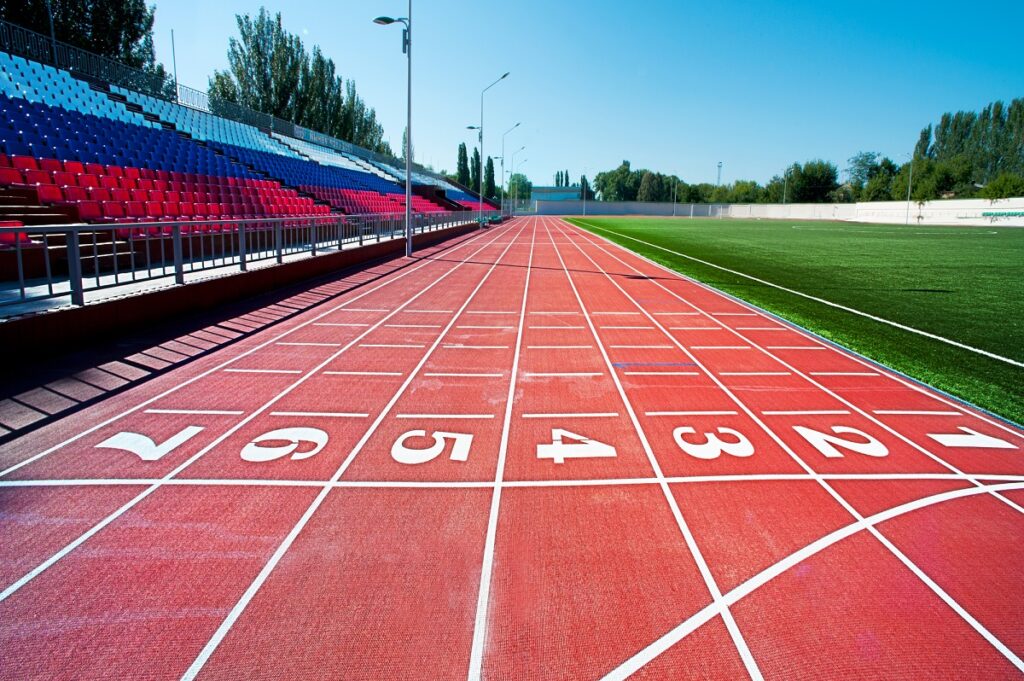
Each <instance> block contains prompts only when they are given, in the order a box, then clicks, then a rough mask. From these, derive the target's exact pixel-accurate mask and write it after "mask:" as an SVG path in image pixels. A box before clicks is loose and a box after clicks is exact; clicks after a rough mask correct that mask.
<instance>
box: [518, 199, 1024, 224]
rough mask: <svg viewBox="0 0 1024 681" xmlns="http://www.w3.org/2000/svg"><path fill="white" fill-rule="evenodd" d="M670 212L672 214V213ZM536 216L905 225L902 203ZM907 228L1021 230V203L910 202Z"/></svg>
mask: <svg viewBox="0 0 1024 681" xmlns="http://www.w3.org/2000/svg"><path fill="white" fill-rule="evenodd" d="M673 211H674V213H673ZM537 214H538V215H584V214H586V215H657V216H671V215H673V214H675V215H677V216H680V217H690V216H691V215H692V216H693V217H716V218H717V217H721V218H750V219H767V220H846V221H850V222H874V223H880V224H893V225H901V224H904V223H907V222H908V215H907V202H906V201H877V202H872V203H835V204H832V203H790V204H786V205H782V204H778V203H754V204H745V203H744V204H703V203H698V204H690V203H677V204H675V205H673V204H671V203H641V202H639V201H622V202H604V201H587V205H586V210H585V211H584V206H583V202H582V201H538V202H537ZM909 224H912V225H954V226H956V225H961V226H988V227H1024V198H1019V199H999V200H995V201H989V200H987V199H959V200H956V199H954V200H949V201H925V202H922V203H917V202H911V204H910V215H909Z"/></svg>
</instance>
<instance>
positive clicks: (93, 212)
mask: <svg viewBox="0 0 1024 681" xmlns="http://www.w3.org/2000/svg"><path fill="white" fill-rule="evenodd" d="M75 206H76V207H77V208H78V219H79V220H82V221H83V222H88V221H90V220H99V219H100V218H102V217H103V212H102V211H101V210H100V204H99V202H97V201H81V202H79V203H77V204H75Z"/></svg>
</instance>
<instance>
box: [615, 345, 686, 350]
mask: <svg viewBox="0 0 1024 681" xmlns="http://www.w3.org/2000/svg"><path fill="white" fill-rule="evenodd" d="M608 347H610V348H613V349H615V350H674V349H675V348H674V347H673V346H671V345H609V346H608Z"/></svg>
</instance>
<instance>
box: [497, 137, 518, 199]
mask: <svg viewBox="0 0 1024 681" xmlns="http://www.w3.org/2000/svg"><path fill="white" fill-rule="evenodd" d="M518 127H519V123H516V124H515V125H513V126H512V127H511V128H509V129H508V130H506V131H505V132H504V134H502V136H501V182H502V184H504V183H505V136H506V135H508V134H509V133H510V132H512V131H513V130H515V129H516V128H518ZM505 200H506V197H505V191H504V190H502V192H501V205H502V211H501V212H502V214H504V213H505V210H504V206H505Z"/></svg>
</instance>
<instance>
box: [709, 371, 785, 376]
mask: <svg viewBox="0 0 1024 681" xmlns="http://www.w3.org/2000/svg"><path fill="white" fill-rule="evenodd" d="M718 375H719V376H792V375H793V374H792V373H790V372H789V371H720V372H718Z"/></svg>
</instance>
